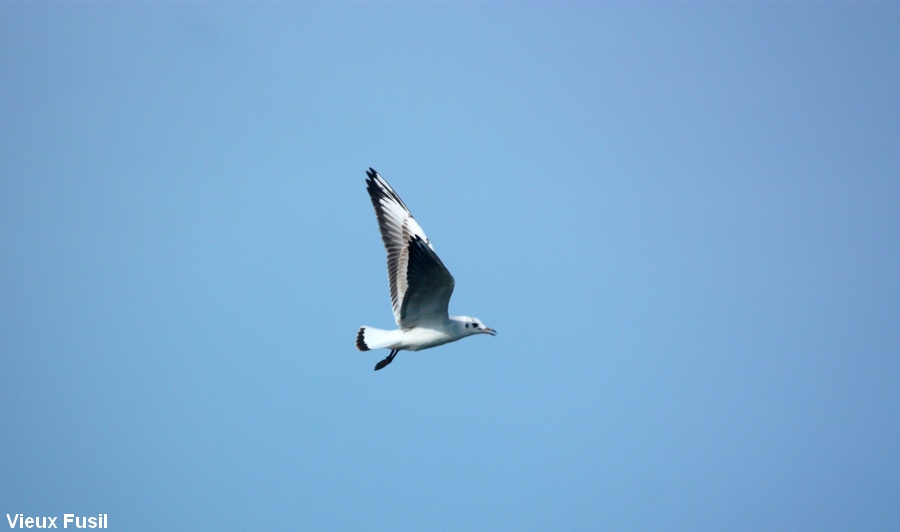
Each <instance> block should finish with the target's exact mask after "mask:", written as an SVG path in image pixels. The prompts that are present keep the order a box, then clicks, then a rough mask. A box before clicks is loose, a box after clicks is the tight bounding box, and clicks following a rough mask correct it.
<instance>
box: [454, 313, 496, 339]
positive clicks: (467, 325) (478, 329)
mask: <svg viewBox="0 0 900 532" xmlns="http://www.w3.org/2000/svg"><path fill="white" fill-rule="evenodd" d="M456 319H457V320H458V321H459V322H460V323H461V326H462V330H463V332H465V333H466V334H468V335H470V336H471V335H473V334H490V335H491V336H497V331H495V330H494V329H491V328H490V327H486V326H485V325H484V324H483V323H481V320H479V319H478V318H472V317H470V316H460V317H459V318H456Z"/></svg>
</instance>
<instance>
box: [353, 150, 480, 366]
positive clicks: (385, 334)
mask: <svg viewBox="0 0 900 532" xmlns="http://www.w3.org/2000/svg"><path fill="white" fill-rule="evenodd" d="M366 174H367V175H368V178H367V179H366V185H367V189H368V191H369V197H370V198H372V205H373V206H374V207H375V217H376V218H378V229H380V230H381V239H382V240H383V241H384V247H385V248H387V268H388V281H389V284H390V288H391V305H392V306H393V308H394V319H395V320H396V321H397V325H398V326H399V327H400V328H399V329H395V330H393V331H386V330H384V329H376V328H374V327H368V326H363V327H360V329H359V332H358V333H356V347H357V349H359V350H360V351H368V350H370V349H390V350H391V354H389V355H388V356H387V358H385V359H384V360H382V361H381V362H379V363H378V364H376V365H375V371H378V370H380V369H381V368H383V367H385V366H387V365H388V364H390V363H391V362H393V361H394V357H395V356H397V353H398V352H399V351H401V350H406V351H420V350H422V349H428V348H431V347H437V346H439V345H443V344H446V343H448V342H455V341H456V340H459V339H460V338H465V337H466V336H472V335H475V334H490V335H494V336H495V335H496V334H497V331H495V330H494V329H491V328H490V327H485V326H484V324H483V323H481V320H479V319H478V318H472V317H470V316H449V315H448V312H447V306H448V305H449V303H450V296H451V295H452V294H453V285H454V284H455V282H454V281H453V276H452V275H450V272H449V271H447V267H446V266H444V263H443V262H441V259H440V258H438V256H437V254H436V253H435V252H434V248H432V247H431V242H430V241H429V240H428V237H426V236H425V231H423V230H422V228H421V227H420V226H419V224H418V223H417V222H416V220H415V218H413V216H412V214H410V212H409V209H408V208H406V204H405V203H403V200H402V199H400V196H398V195H397V193H396V192H394V189H393V188H391V186H390V185H388V183H387V181H385V180H384V178H383V177H381V176H380V175H378V172H376V171H375V170H373V169H372V168H369V170H368V172H366Z"/></svg>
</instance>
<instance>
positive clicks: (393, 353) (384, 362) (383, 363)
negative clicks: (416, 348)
mask: <svg viewBox="0 0 900 532" xmlns="http://www.w3.org/2000/svg"><path fill="white" fill-rule="evenodd" d="M398 351H400V350H399V349H394V350H392V351H391V354H390V355H388V356H387V358H385V359H384V360H382V361H381V362H379V363H378V364H375V371H378V370H380V369H381V368H383V367H385V366H387V365H388V364H390V363H391V362H393V361H394V357H395V356H397V352H398Z"/></svg>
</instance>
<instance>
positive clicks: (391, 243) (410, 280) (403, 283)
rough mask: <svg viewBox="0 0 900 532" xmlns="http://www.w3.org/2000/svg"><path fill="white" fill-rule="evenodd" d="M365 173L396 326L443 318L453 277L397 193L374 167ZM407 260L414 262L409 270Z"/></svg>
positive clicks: (408, 325) (451, 290)
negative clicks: (385, 265) (379, 232)
mask: <svg viewBox="0 0 900 532" xmlns="http://www.w3.org/2000/svg"><path fill="white" fill-rule="evenodd" d="M366 174H367V175H368V178H367V179H366V185H367V190H368V192H369V197H370V198H371V199H372V205H373V206H374V207H375V216H376V218H377V219H378V229H379V230H380V231H381V240H382V241H383V242H384V247H385V249H386V250H387V268H388V282H389V285H390V289H391V305H392V307H393V309H394V319H395V320H396V321H397V325H399V326H400V327H401V328H403V329H409V328H411V327H415V326H416V325H417V324H418V323H421V322H426V321H431V320H439V319H446V318H447V305H448V303H449V302H450V296H451V294H452V293H453V285H454V281H453V276H451V275H450V272H449V271H447V268H446V267H444V264H443V263H442V262H441V259H439V258H438V256H437V255H436V254H435V253H434V249H433V248H432V247H431V242H429V241H428V237H427V236H425V231H423V230H422V228H421V227H420V226H419V224H418V223H417V222H416V220H415V219H414V218H413V216H412V214H410V212H409V209H408V208H407V207H406V204H404V203H403V200H401V199H400V196H398V195H397V193H396V192H394V189H393V188H391V186H390V185H389V184H388V183H387V181H385V180H384V178H383V177H381V176H380V175H378V172H376V171H375V170H373V169H371V168H369V170H368V172H366ZM426 250H427V251H426ZM411 261H414V262H415V265H416V266H415V267H413V268H412V269H410V263H411Z"/></svg>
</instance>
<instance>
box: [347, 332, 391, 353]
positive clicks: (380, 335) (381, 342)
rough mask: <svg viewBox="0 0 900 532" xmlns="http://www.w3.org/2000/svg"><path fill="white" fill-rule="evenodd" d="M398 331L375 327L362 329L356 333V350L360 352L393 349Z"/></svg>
mask: <svg viewBox="0 0 900 532" xmlns="http://www.w3.org/2000/svg"><path fill="white" fill-rule="evenodd" d="M396 332H397V331H385V330H384V329H376V328H375V327H360V328H359V332H358V333H356V348H357V349H359V350H360V351H368V350H369V349H384V348H387V347H391V345H392V344H394V343H395V342H396V338H395V334H394V333H396Z"/></svg>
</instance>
